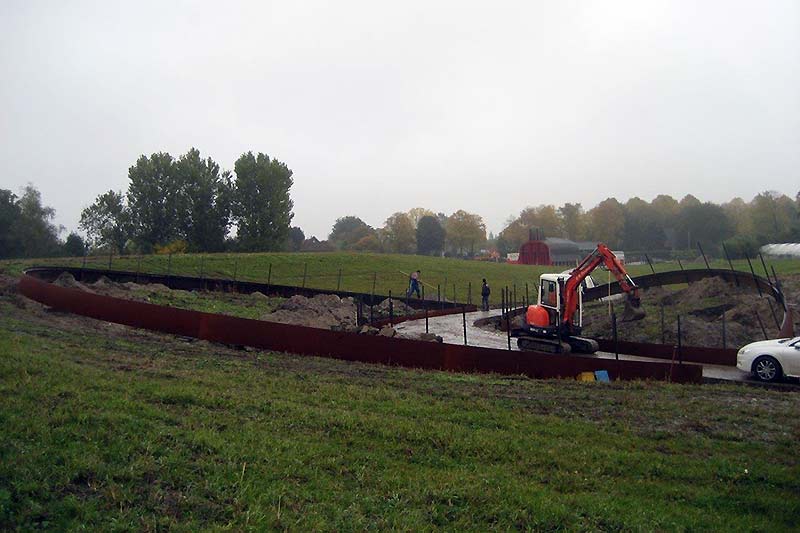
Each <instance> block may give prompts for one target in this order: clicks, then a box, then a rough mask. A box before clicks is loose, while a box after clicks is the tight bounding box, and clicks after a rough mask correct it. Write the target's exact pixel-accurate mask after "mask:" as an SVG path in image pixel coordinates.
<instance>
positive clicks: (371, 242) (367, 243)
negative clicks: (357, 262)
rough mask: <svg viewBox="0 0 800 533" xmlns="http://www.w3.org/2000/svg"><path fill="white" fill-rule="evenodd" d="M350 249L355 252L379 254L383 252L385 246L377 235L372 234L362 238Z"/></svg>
mask: <svg viewBox="0 0 800 533" xmlns="http://www.w3.org/2000/svg"><path fill="white" fill-rule="evenodd" d="M350 249H351V250H353V251H355V252H375V253H378V252H382V251H383V245H382V244H381V241H380V239H378V236H377V235H376V234H375V233H370V234H369V235H366V236H364V237H361V238H360V239H359V240H358V241H357V242H355V243H353V245H352V246H350Z"/></svg>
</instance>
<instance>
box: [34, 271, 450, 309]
mask: <svg viewBox="0 0 800 533" xmlns="http://www.w3.org/2000/svg"><path fill="white" fill-rule="evenodd" d="M25 272H26V273H27V274H30V275H33V276H35V277H37V278H39V279H43V280H46V281H53V280H55V279H56V278H57V277H58V276H59V275H60V274H61V273H62V272H68V273H70V274H72V276H73V277H75V279H76V280H78V281H81V282H87V283H94V282H95V281H97V280H98V279H100V277H101V276H106V277H107V278H109V279H110V280H112V281H116V282H118V283H126V282H133V283H160V284H161V285H165V286H167V287H169V288H170V289H176V290H186V291H190V290H206V291H220V292H238V293H241V294H250V293H253V292H261V293H263V294H266V295H274V296H282V297H285V298H290V297H292V296H295V295H301V296H305V297H307V298H312V297H314V296H316V295H318V294H335V295H337V296H339V297H340V298H348V297H349V298H353V299H355V300H360V301H361V302H362V303H363V304H364V305H367V306H369V305H377V304H379V303H381V302H382V301H383V300H385V299H387V298H389V296H387V295H381V294H368V293H362V292H351V291H336V290H329V289H312V288H308V287H295V286H292V285H275V284H273V283H257V282H251V281H236V280H230V279H219V278H206V277H202V278H198V277H192V276H176V275H165V274H145V273H139V272H130V271H126V270H102V269H89V268H80V267H61V266H36V267H31V268H28V269H26V270H25ZM393 299H394V300H396V301H398V302H403V303H406V302H407V303H408V305H409V307H413V308H415V309H425V308H426V307H427V308H428V309H431V310H433V309H439V310H447V309H452V310H453V311H452V312H453V313H460V312H461V306H462V305H463V304H460V303H454V302H445V301H437V300H420V299H419V298H417V299H414V298H408V299H406V298H401V297H397V296H393Z"/></svg>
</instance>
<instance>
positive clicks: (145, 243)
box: [127, 152, 187, 250]
mask: <svg viewBox="0 0 800 533" xmlns="http://www.w3.org/2000/svg"><path fill="white" fill-rule="evenodd" d="M128 179H129V180H130V184H129V185H128V194H127V198H128V206H129V207H130V213H131V222H132V226H133V233H134V238H135V239H136V241H137V242H138V243H139V245H140V246H141V248H142V249H144V250H152V249H153V247H154V246H155V245H158V244H166V243H168V242H170V241H173V240H175V239H177V238H180V237H182V231H181V230H182V228H183V227H185V225H186V223H185V214H186V212H187V208H186V206H185V205H184V204H185V199H184V196H183V194H182V192H183V191H182V185H181V180H180V178H179V176H178V174H177V172H176V170H175V161H174V160H173V159H172V156H171V155H169V154H168V153H166V152H159V153H156V154H152V155H151V156H150V157H147V156H145V155H142V156H141V157H139V159H138V160H137V161H136V164H135V165H133V166H132V167H130V169H128Z"/></svg>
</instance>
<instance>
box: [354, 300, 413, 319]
mask: <svg viewBox="0 0 800 533" xmlns="http://www.w3.org/2000/svg"><path fill="white" fill-rule="evenodd" d="M417 312H418V310H417V309H414V308H413V307H411V306H410V305H406V304H405V302H403V300H398V299H396V298H392V314H393V315H394V316H405V315H413V314H414V313H417ZM365 313H366V312H365ZM372 316H373V317H375V318H376V319H377V318H388V317H389V299H388V298H386V299H385V300H383V301H382V302H380V303H379V304H377V305H374V306H372Z"/></svg>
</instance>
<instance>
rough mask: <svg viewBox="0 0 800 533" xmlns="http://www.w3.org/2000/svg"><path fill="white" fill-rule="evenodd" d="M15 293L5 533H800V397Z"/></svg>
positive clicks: (3, 374)
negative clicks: (75, 312)
mask: <svg viewBox="0 0 800 533" xmlns="http://www.w3.org/2000/svg"><path fill="white" fill-rule="evenodd" d="M2 289H3V290H2V291H0V395H2V398H3V401H2V402H0V424H2V428H3V432H2V438H0V530H11V529H21V530H31V529H47V530H58V531H62V530H70V529H85V530H103V531H128V530H144V531H156V530H166V529H170V530H176V531H197V530H207V529H211V530H221V529H230V530H235V531H239V530H253V531H261V530H266V529H270V530H273V529H274V530H284V529H285V530H294V531H309V530H336V531H354V530H365V529H370V530H385V529H400V530H414V531H416V530H430V529H440V528H441V529H448V530H458V531H462V530H470V531H486V530H509V529H522V530H552V531H556V530H603V531H608V530H717V531H721V530H725V531H735V530H740V531H745V530H747V531H753V530H756V531H758V530H760V531H780V530H787V531H788V530H792V529H795V530H796V529H797V528H798V527H800V498H798V497H797V495H798V494H800V466H799V463H798V458H797V451H798V444H797V443H798V440H800V421H798V418H797V412H798V409H799V408H800V395H798V393H795V392H788V393H787V392H777V391H770V390H763V389H752V388H743V387H736V386H718V385H705V386H678V385H669V384H661V383H658V384H656V383H612V384H602V383H577V382H567V381H534V380H527V379H520V378H516V377H507V378H503V377H500V376H480V375H463V374H448V373H443V372H421V371H411V370H402V369H394V368H389V367H383V366H369V365H363V364H351V363H345V362H338V361H334V360H326V359H319V358H312V357H298V356H288V355H282V354H275V353H267V352H255V351H254V352H243V351H234V350H231V349H228V348H226V347H223V346H218V345H213V344H209V343H205V342H185V341H183V340H180V339H178V338H175V337H170V336H166V335H157V334H153V333H148V332H140V331H136V330H131V329H128V328H125V327H122V326H116V325H113V324H107V323H103V322H98V321H94V320H91V319H85V318H82V317H76V316H72V315H65V314H61V313H53V312H49V311H46V310H44V309H42V308H40V307H39V306H38V305H36V304H33V303H31V302H29V301H27V300H25V299H24V298H22V297H20V296H18V295H16V294H15V293H14V292H13V288H12V285H11V281H10V280H9V279H8V278H5V282H4V286H3V287H2Z"/></svg>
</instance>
